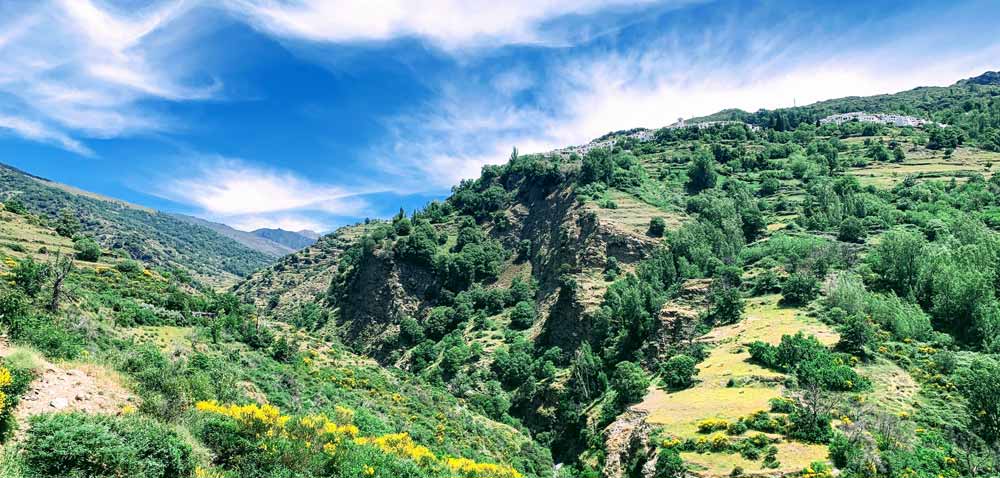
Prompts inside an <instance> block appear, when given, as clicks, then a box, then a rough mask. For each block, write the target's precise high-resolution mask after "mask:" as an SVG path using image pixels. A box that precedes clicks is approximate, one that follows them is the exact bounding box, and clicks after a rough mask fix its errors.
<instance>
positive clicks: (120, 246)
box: [0, 165, 272, 285]
mask: <svg viewBox="0 0 1000 478" xmlns="http://www.w3.org/2000/svg"><path fill="white" fill-rule="evenodd" d="M0 196H2V197H3V198H5V199H6V198H11V197H16V198H17V199H19V200H20V201H21V202H23V203H24V204H25V205H26V206H27V207H28V209H29V210H30V211H31V212H33V213H35V214H40V215H45V216H48V217H49V218H50V219H53V220H54V219H55V218H58V217H59V215H60V214H61V213H62V211H64V210H69V211H71V213H72V214H73V215H74V216H76V217H77V218H79V220H80V222H81V224H82V226H83V231H82V232H83V233H85V234H88V235H92V236H94V237H95V238H96V239H97V241H98V242H99V243H100V244H101V245H102V247H104V248H105V249H111V250H113V251H114V253H115V254H120V255H124V256H130V257H133V258H135V259H140V260H142V261H144V262H146V263H149V264H151V265H155V266H160V267H165V268H174V267H179V268H182V269H185V270H187V271H188V272H189V273H191V274H192V275H193V276H194V277H195V278H196V279H199V280H201V281H203V282H205V283H208V284H213V285H225V284H228V283H232V282H235V280H236V279H237V278H238V277H239V276H243V275H247V274H249V273H250V272H252V271H254V270H256V269H258V268H260V267H263V266H264V265H266V264H268V263H269V262H271V260H272V259H271V257H269V256H267V255H265V254H262V253H260V252H258V251H256V250H253V249H250V248H248V247H246V246H244V245H242V244H240V243H238V242H236V241H234V240H232V239H229V238H227V237H224V236H222V235H220V234H219V233H217V232H215V231H213V230H211V229H209V228H206V227H204V226H199V225H194V224H190V223H187V222H185V221H181V220H179V219H177V218H175V217H173V216H171V215H169V214H163V213H160V212H156V211H151V210H149V209H146V208H140V207H136V206H133V205H131V204H128V203H124V202H122V201H108V200H105V199H103V198H97V197H94V195H92V194H81V193H77V192H75V190H74V189H72V188H68V187H66V186H63V185H59V184H57V183H52V182H50V181H46V180H43V179H40V178H36V177H33V176H30V175H27V174H25V173H24V172H22V171H19V170H17V169H14V168H11V167H9V166H4V165H0Z"/></svg>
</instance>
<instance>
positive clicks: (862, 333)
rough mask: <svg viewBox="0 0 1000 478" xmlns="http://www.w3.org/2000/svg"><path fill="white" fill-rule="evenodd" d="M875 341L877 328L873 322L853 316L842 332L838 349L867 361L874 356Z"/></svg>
mask: <svg viewBox="0 0 1000 478" xmlns="http://www.w3.org/2000/svg"><path fill="white" fill-rule="evenodd" d="M875 340H876V339H875V327H874V326H872V324H871V322H869V321H868V319H866V318H864V317H862V316H860V315H852V316H850V317H848V318H847V322H846V323H845V324H844V326H843V327H842V329H841V331H840V342H838V343H837V348H838V349H840V350H841V351H843V352H845V353H849V354H851V355H854V356H856V357H858V358H860V359H862V360H865V361H867V360H868V359H869V358H871V357H872V356H873V355H874V352H873V351H872V349H873V345H875Z"/></svg>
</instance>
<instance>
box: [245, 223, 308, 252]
mask: <svg viewBox="0 0 1000 478" xmlns="http://www.w3.org/2000/svg"><path fill="white" fill-rule="evenodd" d="M251 234H253V235H255V236H258V237H263V238H264V239H267V240H269V241H272V242H276V243H278V244H281V245H283V246H285V247H287V248H289V249H292V250H296V251H297V250H299V249H302V248H304V247H308V246H309V245H311V244H312V243H314V242H316V240H317V239H319V234H316V233H315V232H312V231H308V230H306V231H286V230H284V229H267V228H261V229H255V230H253V231H252V232H251Z"/></svg>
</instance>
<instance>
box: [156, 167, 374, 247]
mask: <svg viewBox="0 0 1000 478" xmlns="http://www.w3.org/2000/svg"><path fill="white" fill-rule="evenodd" d="M174 162H175V163H178V164H183V165H184V167H183V171H186V173H180V174H177V173H173V174H171V175H169V176H166V175H162V176H160V177H159V178H157V183H158V184H159V186H158V187H157V188H156V190H155V191H153V193H154V194H156V195H158V196H160V197H163V198H165V199H169V200H171V201H174V202H177V203H181V204H184V205H187V206H190V207H192V208H194V209H195V210H196V213H197V214H199V215H200V216H203V217H206V218H209V219H213V220H218V221H222V222H225V223H227V224H230V225H232V226H233V227H236V228H239V229H255V228H257V227H264V226H265V225H271V226H270V227H276V226H275V225H278V227H283V228H293V229H291V230H298V229H315V230H326V229H328V228H329V226H330V224H329V222H327V221H324V220H322V219H321V218H322V217H324V216H327V217H329V216H334V217H340V216H359V215H363V211H364V210H365V209H366V208H367V207H368V206H369V204H368V203H367V202H366V201H365V200H364V198H363V196H364V195H365V194H370V193H374V192H379V189H377V188H355V189H348V188H345V187H343V186H337V185H332V184H328V183H324V182H318V181H313V180H310V179H307V178H305V177H304V176H302V175H300V174H297V173H294V172H291V171H287V170H280V169H276V168H272V167H268V166H262V165H258V164H254V163H251V162H248V161H245V160H241V159H234V158H225V157H220V156H199V157H193V158H186V159H182V160H175V161H174Z"/></svg>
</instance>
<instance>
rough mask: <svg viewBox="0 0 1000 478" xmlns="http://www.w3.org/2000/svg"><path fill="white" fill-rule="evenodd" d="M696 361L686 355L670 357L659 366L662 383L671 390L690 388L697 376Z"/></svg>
mask: <svg viewBox="0 0 1000 478" xmlns="http://www.w3.org/2000/svg"><path fill="white" fill-rule="evenodd" d="M697 363H698V362H697V361H696V360H695V359H694V358H693V357H690V356H688V355H684V354H679V355H674V356H673V357H670V359H669V360H667V361H666V362H664V363H663V364H662V365H661V366H660V374H661V375H662V376H663V383H665V384H666V385H667V387H668V388H671V389H682V388H687V387H690V386H691V384H692V383H694V376H695V375H697V374H698V367H697Z"/></svg>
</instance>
